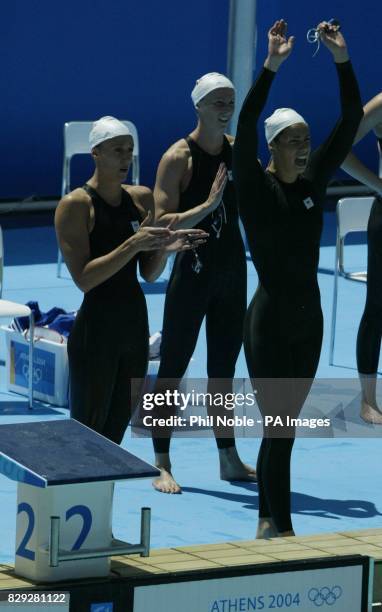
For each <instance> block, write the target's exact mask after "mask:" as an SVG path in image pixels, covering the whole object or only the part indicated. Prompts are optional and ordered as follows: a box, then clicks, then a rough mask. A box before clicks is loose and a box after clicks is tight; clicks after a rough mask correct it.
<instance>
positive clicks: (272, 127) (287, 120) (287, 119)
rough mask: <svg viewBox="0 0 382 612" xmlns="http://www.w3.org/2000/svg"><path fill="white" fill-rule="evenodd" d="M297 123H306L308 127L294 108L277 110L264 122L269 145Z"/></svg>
mask: <svg viewBox="0 0 382 612" xmlns="http://www.w3.org/2000/svg"><path fill="white" fill-rule="evenodd" d="M295 123H305V125H308V124H307V123H306V121H305V119H304V117H302V116H301V115H299V114H298V113H296V111H295V110H293V108H277V109H276V110H275V112H274V113H273V114H272V115H271V116H270V117H268V118H267V119H266V120H265V122H264V124H265V138H266V139H267V143H268V144H269V143H270V142H272V140H273V139H274V138H275V137H276V136H277V134H279V133H280V132H282V131H283V130H285V128H287V127H290V126H291V125H295Z"/></svg>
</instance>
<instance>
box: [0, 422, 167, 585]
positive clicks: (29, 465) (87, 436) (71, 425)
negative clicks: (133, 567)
mask: <svg viewBox="0 0 382 612" xmlns="http://www.w3.org/2000/svg"><path fill="white" fill-rule="evenodd" d="M0 473H2V474H4V475H5V476H7V477H8V478H10V479H12V480H16V481H17V482H18V483H19V484H18V491H17V522H16V554H15V572H16V574H18V575H20V576H23V577H26V578H29V579H31V580H34V581H36V582H57V581H60V580H68V579H71V578H87V577H92V578H94V577H101V576H107V575H108V574H109V571H110V557H112V556H115V555H121V554H123V555H125V554H139V555H142V556H148V555H149V550H150V509H149V508H143V509H142V516H141V537H140V542H139V544H136V545H131V544H127V543H126V542H121V541H120V540H118V541H117V544H115V543H114V545H113V539H112V529H111V521H112V504H113V489H114V482H115V481H117V480H129V479H132V478H134V479H136V478H152V477H153V476H157V475H158V474H159V471H158V470H157V469H156V468H154V467H153V466H151V465H149V464H147V463H145V462H144V461H142V460H141V459H138V457H135V456H134V455H132V454H131V453H129V452H127V451H125V450H123V449H122V448H120V447H119V446H118V445H117V444H114V443H113V442H110V441H109V440H107V439H106V438H104V437H103V436H101V435H99V434H97V433H96V432H94V431H93V430H91V429H89V428H88V427H86V426H85V425H82V424H81V423H79V422H78V421H75V420H74V419H65V420H56V421H46V422H39V423H17V424H12V425H1V426H0Z"/></svg>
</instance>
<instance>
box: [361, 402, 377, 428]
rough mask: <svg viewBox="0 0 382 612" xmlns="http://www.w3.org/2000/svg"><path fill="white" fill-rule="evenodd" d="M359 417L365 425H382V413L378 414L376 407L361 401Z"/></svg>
mask: <svg viewBox="0 0 382 612" xmlns="http://www.w3.org/2000/svg"><path fill="white" fill-rule="evenodd" d="M360 416H361V419H363V420H364V421H366V423H372V424H374V425H382V412H380V410H379V409H378V407H377V406H375V407H374V406H370V404H367V403H366V402H364V401H362V404H361V415H360Z"/></svg>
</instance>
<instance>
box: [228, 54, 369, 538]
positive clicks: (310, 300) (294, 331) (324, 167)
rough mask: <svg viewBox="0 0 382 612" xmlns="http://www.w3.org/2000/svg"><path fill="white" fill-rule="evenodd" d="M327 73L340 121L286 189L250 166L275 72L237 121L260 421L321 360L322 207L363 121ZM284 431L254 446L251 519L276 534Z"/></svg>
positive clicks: (286, 459) (349, 75)
mask: <svg viewBox="0 0 382 612" xmlns="http://www.w3.org/2000/svg"><path fill="white" fill-rule="evenodd" d="M336 67H337V71H338V76H339V82H340V91H341V107H342V117H341V119H340V121H339V122H338V124H337V125H336V127H335V129H334V130H333V132H332V133H331V134H330V136H329V138H327V140H326V141H325V142H324V143H323V145H322V146H321V147H319V149H317V150H316V151H314V152H313V153H312V154H311V157H310V160H309V163H308V166H307V169H306V171H305V172H304V174H303V175H302V176H300V177H299V178H298V179H297V180H296V181H295V182H294V183H283V182H282V181H280V180H278V179H277V178H276V177H275V176H274V175H272V174H271V173H269V172H268V171H264V170H263V168H262V167H261V165H260V163H259V162H258V160H257V147H258V144H257V122H258V118H259V115H260V113H261V112H262V110H263V107H264V105H265V102H266V100H267V96H268V92H269V89H270V87H271V84H272V81H273V78H274V75H275V73H274V72H271V71H270V70H267V69H266V68H264V69H263V71H262V72H261V74H260V76H259V78H258V80H257V82H256V83H255V85H254V86H253V87H252V89H251V90H250V92H249V94H248V96H247V98H246V100H245V102H244V105H243V108H242V110H241V113H240V117H239V124H238V132H237V137H236V141H235V146H234V177H235V185H236V189H237V193H238V204H239V211H240V216H241V219H242V221H243V224H244V228H245V231H246V235H247V240H248V244H249V248H250V252H251V256H252V261H253V263H254V265H255V267H256V270H257V272H258V275H259V286H258V288H257V291H256V293H255V296H254V298H253V300H252V302H251V304H250V306H249V309H248V313H247V317H246V323H245V333H244V346H245V353H246V359H247V365H248V370H249V374H250V376H251V377H255V378H256V381H255V386H256V391H257V401H258V404H259V408H260V410H261V412H262V414H263V416H264V415H274V416H275V415H282V416H285V415H289V416H291V417H295V416H297V415H298V413H299V412H300V410H301V408H302V405H303V403H304V401H305V399H306V396H307V393H308V392H309V389H310V386H311V381H312V379H313V377H314V375H315V373H316V369H317V365H318V361H319V357H320V350H321V342H322V312H321V305H320V292H319V288H318V283H317V267H318V259H319V245H320V236H321V230H322V217H323V213H322V204H323V201H324V199H325V192H326V186H327V183H328V181H329V179H330V176H331V175H332V174H333V172H334V171H335V170H336V169H337V168H338V167H339V166H340V165H341V163H342V161H343V160H344V158H345V157H346V155H347V153H348V152H349V150H350V149H351V147H352V143H353V140H354V136H355V133H356V131H357V128H358V125H359V122H360V119H361V117H362V104H361V100H360V96H359V92H358V87H357V82H356V80H355V77H354V74H353V71H352V68H351V64H350V62H346V63H343V64H336ZM276 379H277V380H276ZM276 383H277V384H276ZM285 433H287V435H288V437H287V438H286V439H285V438H284V439H281V438H273V439H272V438H269V437H268V438H267V437H265V438H264V439H263V442H262V444H261V448H260V453H259V458H258V466H257V476H258V483H259V516H260V517H272V518H273V520H274V523H275V525H276V528H277V531H278V532H283V531H289V530H290V529H291V519H290V454H291V451H292V446H293V433H294V432H293V429H292V430H290V429H289V431H288V430H286V429H285V428H284V429H283V430H281V429H279V430H277V431H276V430H274V431H273V432H272V434H273V436H275V435H280V436H282V435H283V434H284V435H285ZM272 434H270V435H272Z"/></svg>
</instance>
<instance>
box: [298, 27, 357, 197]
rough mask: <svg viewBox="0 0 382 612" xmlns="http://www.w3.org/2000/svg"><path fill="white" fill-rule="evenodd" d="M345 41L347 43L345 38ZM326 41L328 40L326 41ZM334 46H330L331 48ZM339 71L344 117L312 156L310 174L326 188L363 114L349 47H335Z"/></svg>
mask: <svg viewBox="0 0 382 612" xmlns="http://www.w3.org/2000/svg"><path fill="white" fill-rule="evenodd" d="M342 41H343V43H344V44H345V45H346V43H345V41H344V39H343V38H342ZM324 42H325V41H324ZM329 48H330V47H329ZM331 52H332V54H333V59H334V61H335V66H336V70H337V76H338V82H339V89H340V101H341V117H340V119H339V121H338V122H337V124H336V125H335V127H334V129H333V130H332V132H331V134H330V135H329V137H328V138H327V139H326V141H325V142H324V143H323V144H322V145H321V146H320V147H319V148H318V149H317V150H316V151H315V152H314V153H312V155H311V159H310V162H309V167H308V170H307V175H308V176H309V175H310V178H312V179H313V180H316V181H317V185H319V184H320V183H321V186H322V187H326V184H327V182H328V181H329V179H330V177H331V176H332V174H333V173H334V172H335V171H336V170H337V168H338V167H339V166H341V165H342V164H343V162H344V159H345V157H346V156H347V155H348V153H349V151H350V150H351V147H352V144H353V141H354V138H355V136H356V134H357V130H358V128H359V125H360V122H361V120H362V117H363V108H362V101H361V95H360V92H359V87H358V82H357V79H356V76H355V74H354V72H353V68H352V65H351V62H350V61H349V59H348V55H347V49H346V46H345V48H340V49H339V50H338V49H334V50H333V49H331Z"/></svg>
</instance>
